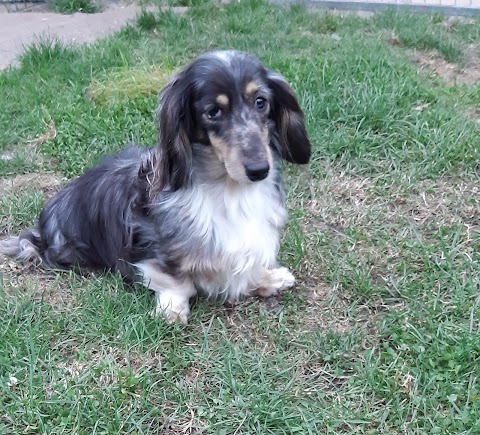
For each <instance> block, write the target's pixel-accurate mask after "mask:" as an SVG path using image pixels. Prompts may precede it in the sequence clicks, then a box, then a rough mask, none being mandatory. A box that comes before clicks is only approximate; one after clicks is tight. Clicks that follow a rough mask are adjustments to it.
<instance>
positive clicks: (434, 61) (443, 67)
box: [411, 44, 480, 86]
mask: <svg viewBox="0 0 480 435" xmlns="http://www.w3.org/2000/svg"><path fill="white" fill-rule="evenodd" d="M411 59H412V61H413V63H415V64H416V65H418V68H419V71H420V72H422V73H424V72H429V73H433V75H434V76H437V77H440V78H441V79H442V80H443V81H444V82H445V83H446V84H447V85H449V86H454V85H467V86H474V85H477V84H479V83H480V47H479V46H478V45H476V44H471V45H469V46H468V47H467V48H466V49H465V64H464V65H460V64H458V63H450V62H448V61H446V60H445V59H444V58H443V57H441V55H440V54H439V53H438V52H437V51H435V50H433V51H425V50H412V53H411Z"/></svg>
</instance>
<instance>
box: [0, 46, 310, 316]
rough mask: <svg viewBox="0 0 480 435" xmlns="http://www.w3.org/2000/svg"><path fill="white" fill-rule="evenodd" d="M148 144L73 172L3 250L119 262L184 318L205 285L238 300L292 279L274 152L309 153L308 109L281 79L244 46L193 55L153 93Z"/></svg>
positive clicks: (50, 260) (75, 263) (286, 155)
mask: <svg viewBox="0 0 480 435" xmlns="http://www.w3.org/2000/svg"><path fill="white" fill-rule="evenodd" d="M157 116H158V123H159V135H158V142H157V145H156V147H155V148H153V149H149V148H142V147H136V146H130V147H128V148H127V149H125V150H124V151H122V152H120V153H119V154H117V155H114V156H112V157H108V158H106V159H105V160H104V161H103V162H102V163H100V164H99V165H98V166H96V167H94V168H93V169H90V170H89V171H88V172H86V173H85V174H84V175H82V176H81V177H79V178H78V179H76V180H74V181H72V182H70V183H69V184H67V185H66V186H65V188H64V189H63V190H61V191H60V192H59V193H57V194H56V195H55V196H54V197H53V198H52V199H50V200H49V201H48V202H47V204H46V205H45V207H44V209H43V211H42V212H41V214H40V218H39V220H38V224H37V225H36V228H35V229H33V230H28V231H25V232H24V233H23V234H21V235H20V236H19V237H11V238H9V239H7V240H4V241H2V242H0V253H3V254H5V255H10V256H16V257H17V258H18V259H20V260H33V261H37V262H43V263H44V264H46V265H47V266H48V267H54V268H63V269H80V270H81V269H86V270H112V271H119V272H120V273H121V274H122V275H123V277H124V278H126V279H127V280H130V281H136V282H141V283H142V284H143V285H144V286H146V287H148V288H150V289H151V290H153V291H154V292H155V296H156V309H155V311H154V312H155V313H156V314H160V313H161V314H164V315H165V317H166V319H167V321H169V322H173V321H180V322H183V323H186V322H187V320H188V316H189V313H190V306H189V299H190V298H191V297H192V296H194V295H195V294H197V291H201V292H203V293H204V294H206V295H208V296H222V297H223V298H225V299H228V300H229V301H234V300H236V299H237V298H239V297H241V296H243V295H259V296H262V297H268V296H272V295H275V294H277V293H278V292H279V291H280V290H283V289H286V288H289V287H291V286H293V284H294V281H295V279H294V277H293V275H292V274H291V273H290V272H289V271H288V270H287V269H286V268H284V267H279V266H278V265H277V254H278V250H279V241H280V233H281V229H282V227H283V225H284V224H285V221H286V217H287V216H286V208H285V197H284V192H283V188H282V181H281V160H282V159H284V160H287V161H289V162H292V163H298V164H306V163H308V161H309V159H310V148H311V145H310V141H309V138H308V135H307V132H306V129H305V124H304V115H303V112H302V109H301V108H300V106H299V104H298V101H297V98H296V97H295V94H294V93H293V91H292V89H291V88H290V86H289V85H288V83H287V82H286V81H285V79H284V78H283V77H282V76H281V75H279V74H277V73H275V72H272V71H270V70H268V69H266V68H265V67H264V66H263V65H262V64H261V63H260V61H259V60H258V59H257V58H255V57H253V56H251V55H248V54H245V53H242V52H237V51H214V52H209V53H206V54H204V55H202V56H200V57H198V58H197V59H195V60H194V61H193V62H192V63H191V64H190V65H189V66H188V67H187V68H185V69H184V70H183V71H181V72H180V73H178V74H177V75H175V77H174V78H173V79H172V80H171V81H170V82H169V84H168V85H167V86H166V87H165V89H164V90H163V91H162V92H161V93H160V105H159V109H158V112H157Z"/></svg>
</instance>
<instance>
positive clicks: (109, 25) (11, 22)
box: [0, 4, 180, 70]
mask: <svg viewBox="0 0 480 435" xmlns="http://www.w3.org/2000/svg"><path fill="white" fill-rule="evenodd" d="M140 11H141V8H140V7H139V6H137V5H128V6H121V5H116V4H112V5H110V6H108V8H107V9H106V10H105V11H103V12H100V13H97V14H81V13H76V14H72V15H62V14H55V13H51V12H14V13H9V12H0V70H1V69H3V68H6V67H7V66H8V65H10V64H15V63H16V60H17V58H18V55H19V54H20V53H21V52H22V51H23V50H24V46H25V45H28V44H31V43H32V42H34V41H35V39H36V38H38V37H41V36H46V35H50V36H55V37H57V38H59V39H60V40H62V41H64V42H66V43H77V44H80V43H89V42H93V41H95V40H96V39H98V38H101V37H104V36H107V35H108V34H110V33H113V32H115V31H117V30H119V29H121V28H122V27H123V26H125V24H126V23H128V22H129V21H131V20H133V19H134V18H135V17H136V16H137V14H138V13H139V12H140ZM179 12H180V11H179Z"/></svg>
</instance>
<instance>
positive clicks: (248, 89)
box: [245, 82, 258, 96]
mask: <svg viewBox="0 0 480 435" xmlns="http://www.w3.org/2000/svg"><path fill="white" fill-rule="evenodd" d="M257 91H258V86H257V84H256V83H255V82H248V83H247V86H245V93H246V94H247V95H248V96H250V95H252V94H254V93H255V92H257Z"/></svg>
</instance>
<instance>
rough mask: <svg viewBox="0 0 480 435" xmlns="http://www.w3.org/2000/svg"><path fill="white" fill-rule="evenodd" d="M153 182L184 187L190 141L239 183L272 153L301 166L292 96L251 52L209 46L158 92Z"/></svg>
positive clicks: (257, 174) (303, 158)
mask: <svg viewBox="0 0 480 435" xmlns="http://www.w3.org/2000/svg"><path fill="white" fill-rule="evenodd" d="M158 122H159V126H160V130H159V140H158V145H157V148H156V152H155V162H154V171H155V178H156V182H155V187H156V188H157V189H160V190H161V189H165V188H168V189H169V190H178V189H180V188H182V187H184V186H185V185H187V184H188V182H189V179H190V175H191V167H192V150H191V143H193V142H197V143H202V144H205V145H206V146H212V147H213V149H214V151H215V153H216V155H217V157H218V158H219V159H220V160H221V161H222V162H223V164H224V165H225V169H226V172H227V174H228V176H229V177H230V178H231V179H233V180H235V181H237V182H240V183H252V182H256V181H260V180H263V179H265V178H266V177H267V176H268V174H269V171H270V168H271V166H272V161H273V159H272V152H273V153H277V154H278V155H279V156H280V157H282V158H284V159H285V160H287V161H289V162H292V163H298V164H305V163H308V161H309V159H310V148H311V145H310V141H309V138H308V135H307V132H306V129H305V123H304V116H303V112H302V109H301V108H300V106H299V104H298V101H297V98H296V97H295V94H294V93H293V91H292V89H291V88H290V86H289V85H288V83H287V82H286V80H285V79H284V78H283V77H282V76H281V75H279V74H277V73H274V72H272V71H270V70H268V69H266V68H265V67H264V66H263V65H262V64H261V63H260V61H259V60H258V59H257V58H255V57H254V56H250V55H248V54H245V53H242V52H237V51H214V52H210V53H207V54H204V55H202V56H200V57H199V58H197V59H196V60H194V61H193V62H192V63H191V64H190V65H189V66H188V67H187V68H186V69H184V70H183V71H181V72H180V73H178V74H177V75H176V76H175V77H174V78H173V79H172V81H171V82H170V83H169V84H168V85H167V86H166V87H165V89H164V90H163V91H162V92H161V94H160V106H159V110H158Z"/></svg>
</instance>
